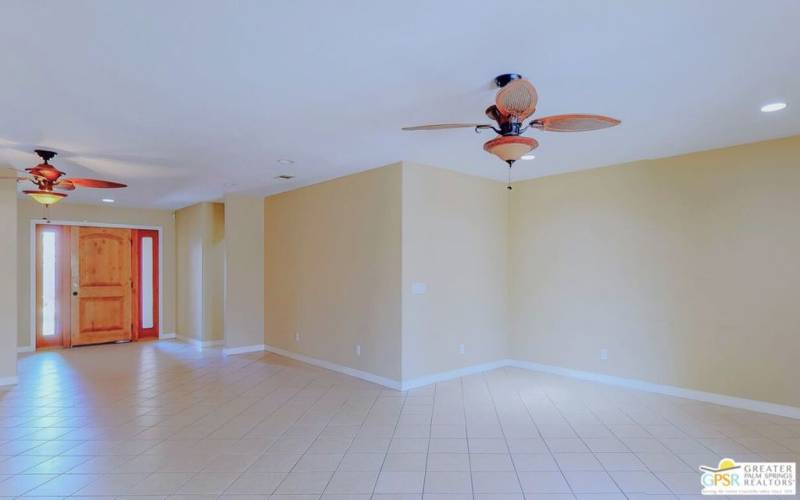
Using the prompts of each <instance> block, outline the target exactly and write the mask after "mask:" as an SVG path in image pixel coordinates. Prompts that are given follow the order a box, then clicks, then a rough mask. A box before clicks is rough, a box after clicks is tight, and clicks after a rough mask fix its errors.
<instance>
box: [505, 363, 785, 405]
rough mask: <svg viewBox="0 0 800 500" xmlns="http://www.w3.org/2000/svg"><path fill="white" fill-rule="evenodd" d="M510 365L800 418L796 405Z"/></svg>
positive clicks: (539, 365) (558, 368)
mask: <svg viewBox="0 0 800 500" xmlns="http://www.w3.org/2000/svg"><path fill="white" fill-rule="evenodd" d="M509 366H514V367H516V368H524V369H526V370H533V371H537V372H544V373H552V374H554V375H561V376H564V377H570V378H576V379H581V380H588V381H591V382H600V383H602V384H608V385H615V386H619V387H627V388H629V389H637V390H640V391H645V392H654V393H657V394H666V395H668V396H675V397H679V398H685V399H693V400H695V401H704V402H706V403H713V404H717V405H722V406H730V407H732V408H740V409H743V410H750V411H757V412H761V413H768V414H770V415H779V416H781V417H789V418H797V419H800V408H796V407H794V406H787V405H781V404H777V403H768V402H766V401H758V400H755V399H745V398H737V397H735V396H726V395H724V394H716V393H713V392H705V391H697V390H694V389H685V388H683V387H677V386H674V385H663V384H654V383H652V382H646V381H644V380H638V379H632V378H623V377H615V376H613V375H604V374H602V373H594V372H585V371H581V370H573V369H571V368H563V367H561V366H554V365H546V364H542V363H534V362H532V361H519V360H510V363H509Z"/></svg>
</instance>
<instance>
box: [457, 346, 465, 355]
mask: <svg viewBox="0 0 800 500" xmlns="http://www.w3.org/2000/svg"><path fill="white" fill-rule="evenodd" d="M458 353H459V354H464V344H458Z"/></svg>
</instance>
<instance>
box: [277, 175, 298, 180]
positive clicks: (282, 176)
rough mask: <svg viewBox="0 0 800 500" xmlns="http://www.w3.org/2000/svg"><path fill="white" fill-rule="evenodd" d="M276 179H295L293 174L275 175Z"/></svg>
mask: <svg viewBox="0 0 800 500" xmlns="http://www.w3.org/2000/svg"><path fill="white" fill-rule="evenodd" d="M275 178H276V179H280V180H282V181H288V180H289V179H294V176H293V175H279V176H277V177H275Z"/></svg>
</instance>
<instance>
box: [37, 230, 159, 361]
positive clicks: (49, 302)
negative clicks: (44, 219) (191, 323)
mask: <svg viewBox="0 0 800 500" xmlns="http://www.w3.org/2000/svg"><path fill="white" fill-rule="evenodd" d="M33 233H34V236H35V237H34V243H35V251H34V254H35V258H36V261H35V266H33V270H34V280H33V281H34V282H35V287H34V289H35V291H34V293H35V298H36V300H35V302H34V304H35V312H34V315H35V318H34V319H35V321H34V332H33V334H34V336H35V339H34V341H35V342H34V345H35V346H36V349H42V348H48V347H72V346H79V345H91V344H102V343H111V342H127V341H135V340H139V339H148V338H158V337H159V323H160V322H159V312H160V307H159V306H160V296H159V288H160V287H159V282H160V275H159V273H160V269H159V267H160V266H159V264H160V248H159V244H160V243H159V235H160V231H159V230H158V229H151V228H146V229H145V228H129V227H116V226H112V227H109V226H101V225H83V224H81V225H77V224H68V223H66V224H61V223H50V224H45V223H38V224H37V223H34V231H33Z"/></svg>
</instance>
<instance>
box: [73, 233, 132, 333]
mask: <svg viewBox="0 0 800 500" xmlns="http://www.w3.org/2000/svg"><path fill="white" fill-rule="evenodd" d="M70 239H71V246H72V259H71V260H72V336H71V337H72V345H85V344H99V343H102V342H116V341H121V340H131V330H132V325H131V323H132V321H131V319H132V310H131V295H132V294H131V284H132V282H131V230H130V229H117V228H100V227H73V228H72V237H71V238H70Z"/></svg>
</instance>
